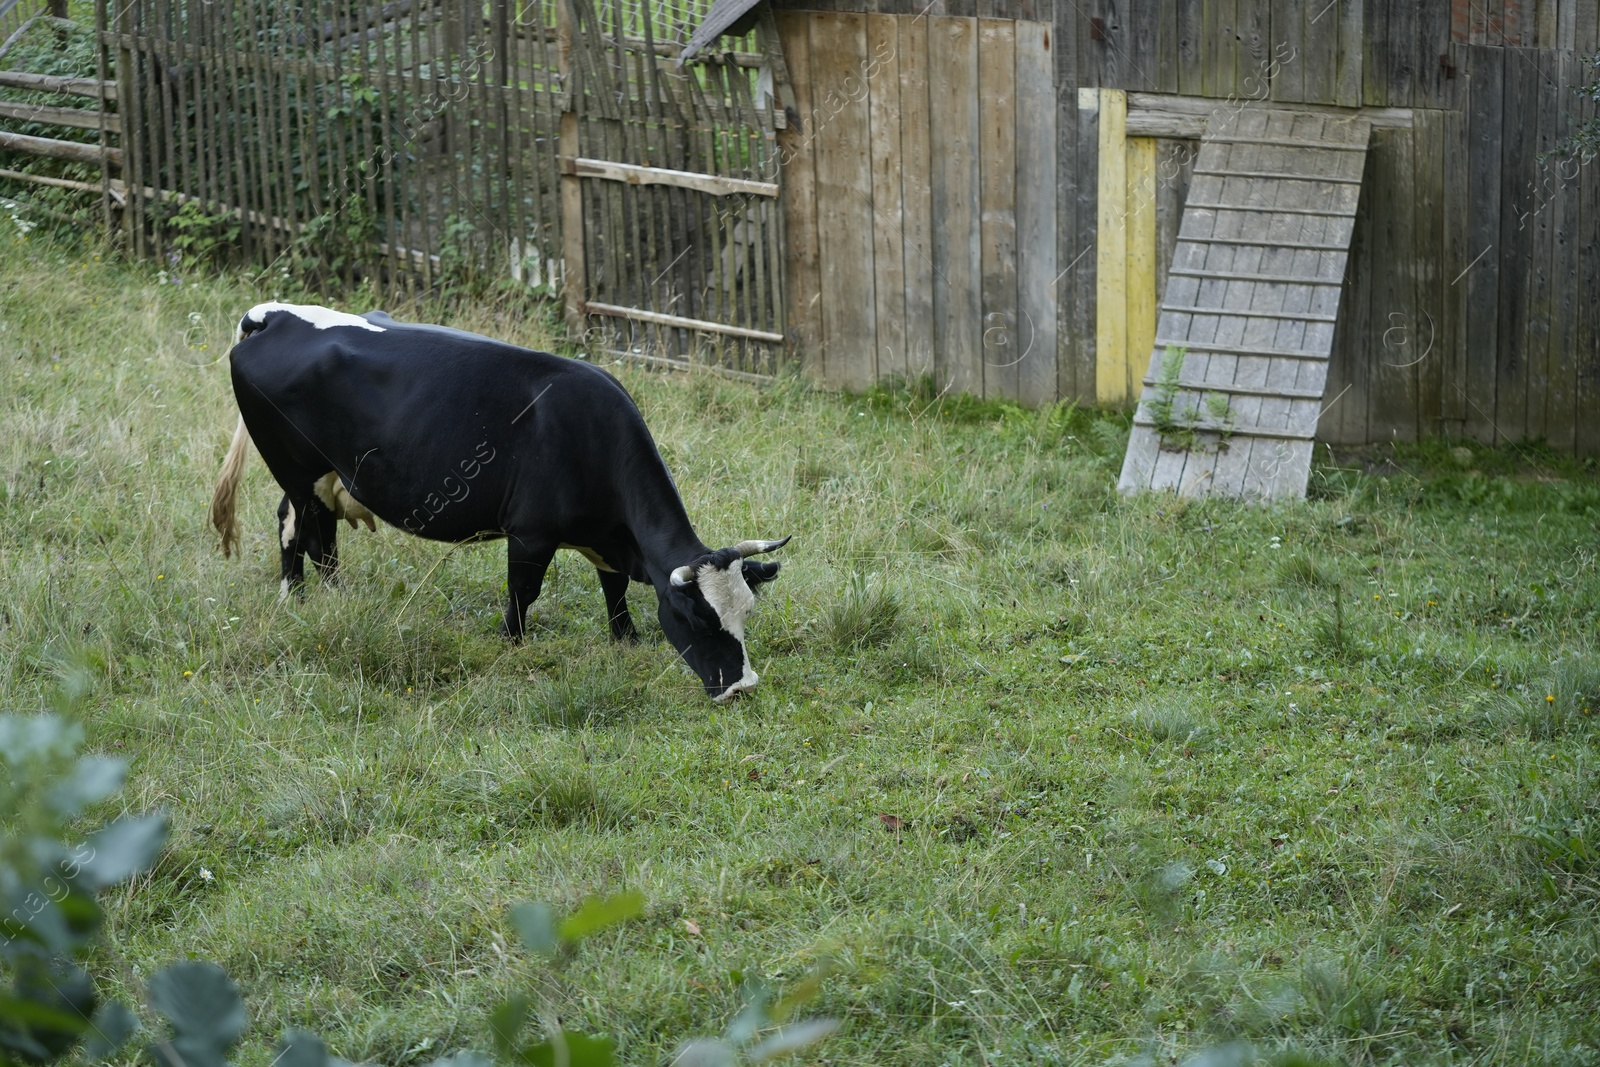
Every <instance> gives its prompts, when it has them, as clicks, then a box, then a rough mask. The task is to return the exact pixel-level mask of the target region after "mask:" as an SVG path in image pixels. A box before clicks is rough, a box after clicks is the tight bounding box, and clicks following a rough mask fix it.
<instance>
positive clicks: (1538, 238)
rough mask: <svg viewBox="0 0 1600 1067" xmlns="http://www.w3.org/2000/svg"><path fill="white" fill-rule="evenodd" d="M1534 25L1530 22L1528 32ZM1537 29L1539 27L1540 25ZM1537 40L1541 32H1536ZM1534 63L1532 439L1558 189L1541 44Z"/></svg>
mask: <svg viewBox="0 0 1600 1067" xmlns="http://www.w3.org/2000/svg"><path fill="white" fill-rule="evenodd" d="M1535 28H1537V27H1530V32H1532V30H1533V29H1535ZM1541 33H1542V30H1541ZM1541 39H1542V37H1541ZM1528 59H1529V61H1530V62H1531V63H1532V64H1534V65H1535V66H1536V67H1537V68H1538V74H1539V77H1538V78H1537V80H1536V81H1535V82H1534V85H1533V88H1534V93H1535V95H1534V98H1533V99H1534V107H1535V109H1536V110H1535V111H1534V112H1532V113H1530V114H1528V115H1527V117H1526V122H1527V124H1528V125H1531V126H1533V127H1534V130H1535V134H1534V136H1535V140H1534V145H1533V147H1534V157H1533V158H1532V159H1530V160H1528V161H1527V162H1526V163H1525V164H1524V168H1525V170H1526V172H1527V173H1528V174H1529V176H1530V180H1529V183H1528V184H1529V185H1530V186H1531V187H1532V191H1531V196H1532V203H1531V207H1532V212H1533V214H1532V217H1531V218H1527V217H1525V218H1523V219H1522V220H1521V224H1522V225H1523V227H1524V228H1525V230H1526V232H1527V234H1528V271H1527V274H1528V318H1527V323H1528V326H1527V332H1526V334H1525V335H1524V341H1523V351H1524V353H1525V354H1526V361H1527V382H1528V385H1527V389H1528V414H1527V434H1528V436H1529V437H1530V438H1533V439H1534V440H1539V439H1541V438H1543V439H1548V438H1549V436H1550V427H1549V425H1548V423H1547V422H1546V418H1545V416H1546V400H1547V399H1548V397H1549V391H1550V387H1551V384H1552V383H1551V381H1550V379H1549V377H1548V375H1547V373H1546V372H1547V370H1548V361H1549V358H1550V341H1551V337H1552V335H1553V334H1554V332H1555V331H1554V325H1555V321H1554V320H1555V317H1556V315H1557V308H1556V299H1555V294H1554V287H1553V281H1552V275H1551V272H1552V271H1553V270H1554V268H1555V258H1556V256H1555V243H1556V218H1557V210H1558V206H1559V203H1560V201H1561V199H1562V197H1563V193H1564V190H1563V189H1562V188H1561V185H1562V182H1561V178H1560V175H1559V174H1558V173H1557V171H1556V167H1555V160H1554V159H1553V158H1551V157H1550V155H1549V153H1551V152H1553V151H1554V149H1555V145H1556V117H1557V114H1556V113H1557V108H1558V106H1559V104H1558V101H1557V95H1558V92H1557V90H1558V86H1557V79H1558V78H1559V76H1560V74H1559V67H1558V64H1557V63H1556V62H1555V55H1554V53H1552V52H1549V51H1545V50H1543V49H1541V50H1540V51H1538V52H1534V53H1532V54H1530V55H1529V56H1528Z"/></svg>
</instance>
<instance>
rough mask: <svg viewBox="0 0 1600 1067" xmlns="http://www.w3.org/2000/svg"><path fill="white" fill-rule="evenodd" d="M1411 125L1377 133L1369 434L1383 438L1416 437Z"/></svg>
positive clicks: (1373, 195) (1375, 144) (1374, 137)
mask: <svg viewBox="0 0 1600 1067" xmlns="http://www.w3.org/2000/svg"><path fill="white" fill-rule="evenodd" d="M1413 132H1414V131H1411V130H1380V131H1378V132H1377V133H1375V134H1374V135H1373V149H1372V156H1373V159H1374V160H1375V164H1376V165H1375V166H1374V168H1373V185H1372V202H1373V212H1374V213H1373V222H1374V227H1373V238H1374V240H1373V248H1372V260H1371V262H1372V270H1373V271H1374V274H1375V277H1374V279H1373V288H1372V293H1373V304H1372V310H1373V316H1372V318H1373V327H1372V328H1373V329H1374V331H1377V340H1378V344H1376V345H1372V346H1371V353H1372V354H1371V359H1372V360H1373V369H1372V385H1371V389H1372V392H1371V409H1370V410H1371V415H1370V420H1371V421H1370V423H1369V426H1368V433H1369V434H1371V435H1375V436H1377V437H1378V438H1379V439H1381V440H1402V441H1414V440H1416V438H1417V364H1416V358H1417V357H1416V348H1417V345H1416V338H1417V332H1418V329H1417V321H1418V319H1419V315H1418V311H1417V307H1416V303H1415V301H1416V290H1415V284H1414V278H1413V263H1414V257H1415V255H1416V246H1415V243H1414V242H1415V233H1414V228H1413V225H1412V221H1413V212H1414V211H1415V209H1416V207H1415V193H1414V190H1415V174H1414V170H1413V168H1414V162H1413V159H1414V153H1413V150H1412V149H1413V145H1412V134H1413Z"/></svg>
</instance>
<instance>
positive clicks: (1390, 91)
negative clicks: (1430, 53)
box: [1383, 0, 1443, 107]
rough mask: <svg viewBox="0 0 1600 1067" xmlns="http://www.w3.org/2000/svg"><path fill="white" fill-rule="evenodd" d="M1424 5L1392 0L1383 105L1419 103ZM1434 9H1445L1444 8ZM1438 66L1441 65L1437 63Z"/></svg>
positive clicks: (1385, 41) (1389, 15) (1387, 31)
mask: <svg viewBox="0 0 1600 1067" xmlns="http://www.w3.org/2000/svg"><path fill="white" fill-rule="evenodd" d="M1420 6H1421V5H1419V4H1417V3H1416V0H1389V5H1388V7H1389V14H1388V18H1387V20H1386V21H1387V23H1388V24H1387V26H1386V27H1385V31H1386V34H1385V40H1384V45H1385V47H1386V51H1387V55H1386V57H1385V66H1386V68H1387V69H1386V70H1385V71H1384V75H1385V78H1384V80H1385V88H1384V99H1383V103H1385V104H1389V105H1392V106H1395V107H1410V106H1411V105H1412V104H1413V103H1414V102H1415V101H1414V98H1413V94H1414V93H1415V91H1416V87H1417V29H1418V27H1417V14H1418V8H1419V7H1420ZM1433 7H1434V8H1435V9H1438V10H1443V8H1442V5H1441V4H1439V3H1437V2H1436V3H1434V4H1433ZM1435 66H1437V63H1436V64H1435Z"/></svg>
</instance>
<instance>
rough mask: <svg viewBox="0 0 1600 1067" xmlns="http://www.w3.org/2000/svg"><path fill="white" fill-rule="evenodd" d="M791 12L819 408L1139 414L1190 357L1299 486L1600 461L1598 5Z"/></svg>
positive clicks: (795, 136)
mask: <svg viewBox="0 0 1600 1067" xmlns="http://www.w3.org/2000/svg"><path fill="white" fill-rule="evenodd" d="M771 3H772V4H773V5H774V8H775V10H774V11H773V15H774V26H775V32H776V36H777V38H778V40H779V41H780V42H781V51H782V58H783V64H782V65H781V66H782V67H786V68H787V69H786V71H785V70H782V69H780V70H779V72H778V73H779V76H780V80H784V79H786V81H787V87H786V90H785V91H786V92H787V94H788V95H787V96H785V97H784V98H783V102H784V103H785V105H787V107H788V108H789V109H790V110H791V116H790V121H789V123H788V128H787V129H786V130H783V131H781V133H780V135H779V142H780V149H781V159H782V161H783V170H782V180H783V202H784V221H785V247H786V252H785V258H786V265H787V270H786V281H787V289H786V291H787V301H786V303H787V315H786V329H787V332H788V334H789V338H790V341H791V343H792V344H793V345H794V347H795V349H796V350H797V351H798V352H799V353H800V354H801V355H802V357H803V358H804V359H805V360H806V361H807V362H808V363H809V365H810V366H811V367H812V368H813V370H814V372H815V373H816V374H817V376H818V377H819V378H820V379H821V380H823V381H825V382H827V383H830V384H833V385H838V386H843V387H849V388H861V387H864V386H866V385H868V384H870V383H872V382H874V381H879V380H882V379H885V378H887V377H890V376H894V375H903V376H917V375H921V374H931V375H933V376H934V378H935V380H936V382H937V384H938V386H939V387H940V388H949V389H954V390H963V391H966V392H970V393H973V394H977V395H981V396H985V397H1006V398H1014V399H1017V400H1020V401H1022V402H1024V403H1027V404H1039V403H1046V402H1051V401H1055V400H1058V399H1062V398H1072V399H1075V400H1078V401H1081V402H1085V403H1093V404H1098V405H1105V406H1128V405H1131V404H1132V403H1133V402H1134V401H1135V400H1137V399H1138V397H1139V396H1140V393H1141V390H1143V389H1148V388H1150V387H1151V384H1152V383H1154V382H1156V380H1157V379H1156V377H1155V376H1154V375H1152V374H1151V372H1150V363H1151V355H1152V352H1155V353H1157V355H1158V357H1159V356H1160V354H1161V353H1164V352H1165V351H1166V350H1167V349H1166V344H1167V342H1170V341H1177V342H1179V343H1180V344H1182V345H1183V347H1184V348H1185V350H1186V352H1187V359H1188V366H1187V367H1186V368H1185V369H1184V371H1183V374H1182V376H1181V381H1182V383H1183V384H1192V383H1194V382H1200V381H1202V380H1209V379H1208V378H1207V377H1206V376H1207V375H1208V374H1210V375H1211V376H1212V377H1219V376H1220V377H1225V378H1226V379H1227V380H1228V381H1229V382H1231V383H1233V384H1235V385H1238V386H1240V387H1241V388H1240V389H1238V390H1235V391H1233V392H1231V393H1228V394H1226V395H1225V402H1226V403H1228V404H1231V405H1232V407H1231V409H1230V410H1231V414H1230V416H1229V417H1230V419H1231V420H1232V421H1231V422H1230V426H1231V427H1232V429H1233V431H1234V432H1236V433H1238V434H1244V433H1245V432H1246V431H1247V430H1249V429H1250V427H1251V426H1254V425H1256V424H1257V422H1259V423H1260V424H1261V425H1262V426H1266V427H1267V430H1268V431H1269V432H1271V431H1272V430H1273V427H1276V428H1277V432H1278V433H1279V436H1278V437H1277V438H1275V439H1274V440H1275V441H1277V442H1280V443H1279V444H1275V445H1274V449H1275V452H1276V453H1277V454H1278V455H1279V456H1280V458H1281V457H1282V456H1283V455H1284V454H1285V451H1284V446H1283V445H1282V444H1281V442H1285V441H1287V442H1291V445H1290V447H1289V451H1290V452H1293V453H1296V454H1298V453H1304V454H1305V455H1306V456H1307V457H1309V453H1310V448H1311V440H1312V438H1313V435H1314V438H1315V439H1316V440H1320V441H1327V442H1333V443H1349V444H1355V443H1367V442H1377V441H1387V440H1391V439H1403V440H1411V439H1415V438H1417V437H1418V436H1420V435H1431V434H1447V435H1451V436H1459V437H1465V438H1471V439H1476V440H1481V441H1485V442H1503V441H1519V440H1523V439H1543V440H1546V441H1548V442H1549V443H1550V444H1551V445H1552V446H1554V447H1555V448H1557V449H1560V450H1563V451H1575V452H1577V453H1579V454H1583V455H1594V454H1600V352H1597V348H1600V304H1597V302H1596V300H1595V299H1594V294H1596V293H1597V291H1600V247H1597V246H1600V178H1597V174H1596V171H1597V168H1595V167H1593V166H1590V165H1588V161H1587V160H1584V159H1580V158H1576V157H1561V156H1559V155H1554V154H1553V153H1555V152H1556V150H1557V149H1558V147H1559V146H1560V144H1561V142H1562V140H1563V138H1564V137H1565V136H1566V135H1567V133H1568V132H1569V131H1570V130H1571V129H1572V128H1573V126H1574V125H1575V124H1576V123H1578V122H1580V121H1583V120H1586V119H1588V118H1591V117H1592V115H1593V107H1594V105H1593V103H1592V101H1588V100H1586V99H1585V98H1583V97H1581V96H1580V95H1578V94H1577V93H1576V92H1575V90H1576V89H1577V88H1579V87H1580V86H1581V85H1582V84H1583V83H1584V82H1585V80H1586V78H1587V76H1588V74H1589V68H1588V65H1587V63H1586V60H1585V57H1586V56H1587V55H1592V54H1593V53H1594V52H1595V51H1596V50H1597V48H1600V0H1527V2H1525V3H1524V2H1521V0H1422V2H1420V3H1417V2H1413V0H932V2H931V3H930V2H928V0H771ZM761 10H762V9H761V8H760V7H759V6H758V3H756V2H752V0H723V2H720V3H718V4H716V5H715V7H714V8H713V10H712V12H711V15H710V17H708V18H707V19H706V21H705V23H704V25H703V27H702V32H701V33H700V34H698V35H697V36H696V39H695V41H694V43H693V45H692V46H691V47H692V48H699V47H715V35H716V33H717V32H719V31H720V30H721V29H722V28H723V27H726V26H730V25H736V24H737V25H740V26H744V27H747V26H748V25H749V20H750V19H751V18H752V17H754V16H755V15H757V14H759V13H760V12H761ZM740 19H743V20H744V21H743V22H740V21H739V20H740ZM1223 309H1225V310H1226V311H1227V312H1228V314H1225V315H1220V316H1219V315H1202V314H1200V313H1199V312H1200V311H1201V310H1223ZM1319 352H1320V362H1318V359H1317V354H1318V353H1319ZM1273 354H1281V355H1278V357H1277V358H1276V360H1274V359H1273V358H1271V357H1272V356H1273ZM1256 356H1259V357H1260V358H1254V357H1256ZM1157 362H1158V363H1159V362H1160V359H1159V358H1158V360H1157ZM1197 375H1198V376H1199V377H1196V376H1197ZM1170 384H1171V383H1170V382H1169V386H1170ZM1200 396H1201V392H1199V391H1189V392H1183V393H1180V394H1179V399H1178V404H1179V405H1180V406H1181V405H1182V404H1184V403H1185V400H1184V399H1183V398H1184V397H1189V398H1190V400H1189V403H1190V407H1189V408H1188V410H1189V411H1191V412H1195V411H1200V412H1202V413H1203V411H1204V408H1203V407H1202V406H1200V405H1199V403H1198V398H1199V397H1200ZM1169 399H1170V397H1169ZM1212 403H1214V401H1213V402H1212ZM1269 415H1270V416H1271V417H1270V418H1269ZM1140 419H1141V421H1144V422H1149V421H1150V418H1149V413H1148V412H1147V411H1146V410H1145V409H1144V408H1141V409H1140ZM1199 422H1201V423H1204V422H1205V418H1204V417H1202V418H1201V419H1200V420H1199ZM1269 423H1270V424H1271V425H1268V424H1269ZM1241 440H1242V439H1241ZM1224 451H1226V452H1232V453H1235V454H1237V453H1238V452H1240V451H1241V450H1240V448H1239V447H1238V446H1237V444H1235V446H1234V447H1230V448H1228V449H1225V450H1224ZM1246 451H1248V450H1246ZM1131 462H1132V459H1131V458H1130V463H1131ZM1155 462H1156V460H1155V459H1154V458H1151V463H1155ZM1298 462H1299V460H1298V458H1295V459H1294V460H1293V462H1292V463H1291V464H1290V465H1291V466H1294V465H1296V464H1298ZM1194 473H1195V472H1194V471H1190V472H1189V475H1188V477H1191V478H1192V477H1193V476H1194ZM1213 475H1216V476H1218V477H1220V476H1221V475H1220V473H1219V472H1215V471H1212V472H1210V473H1208V474H1207V475H1206V476H1207V477H1208V478H1209V477H1211V476H1213ZM1167 477H1168V479H1169V484H1173V485H1176V484H1177V483H1178V481H1181V480H1182V479H1183V478H1184V477H1185V475H1184V474H1183V473H1182V472H1181V471H1179V472H1177V473H1172V472H1168V475H1167ZM1291 480H1292V479H1291ZM1303 484H1304V482H1303V478H1302V479H1301V485H1302V486H1303ZM1257 489H1258V491H1262V492H1267V493H1269V495H1270V493H1271V491H1272V489H1271V487H1270V486H1258V487H1257Z"/></svg>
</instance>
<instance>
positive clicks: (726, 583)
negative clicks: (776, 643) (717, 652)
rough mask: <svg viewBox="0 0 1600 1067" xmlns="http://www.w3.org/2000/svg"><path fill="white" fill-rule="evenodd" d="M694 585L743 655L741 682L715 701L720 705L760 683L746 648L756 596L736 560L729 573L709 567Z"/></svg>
mask: <svg viewBox="0 0 1600 1067" xmlns="http://www.w3.org/2000/svg"><path fill="white" fill-rule="evenodd" d="M695 584H697V585H698V586H699V587H700V593H701V595H703V596H704V597H705V598H706V603H707V604H710V605H711V610H713V611H715V612H716V613H717V618H719V619H721V620H722V628H723V629H724V630H726V631H728V633H729V634H731V635H732V636H733V637H734V638H735V639H736V640H737V641H738V642H739V651H740V652H741V653H743V654H744V670H743V673H742V674H741V675H740V677H739V680H738V681H737V682H735V683H733V684H732V685H731V686H729V687H728V688H727V690H726V691H724V692H723V693H722V694H721V695H719V696H717V697H715V698H714V699H715V700H716V701H717V702H718V703H719V704H720V703H721V702H723V701H725V700H729V699H731V698H732V697H734V696H737V695H738V694H740V693H743V692H744V691H745V690H747V689H754V688H755V687H756V682H757V681H758V680H759V678H758V676H757V675H756V672H755V671H753V670H751V669H750V650H749V649H748V648H746V647H745V644H744V624H745V621H746V620H748V619H749V618H750V613H751V612H752V611H754V610H755V607H756V595H755V594H754V593H752V592H751V591H750V585H749V583H747V582H746V581H745V580H744V560H742V559H736V560H734V561H733V562H732V563H730V564H729V565H728V568H727V569H726V570H719V569H717V568H716V567H713V566H712V565H711V564H709V563H708V564H706V565H705V566H703V567H701V568H700V570H699V572H698V573H697V574H696V576H695Z"/></svg>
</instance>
